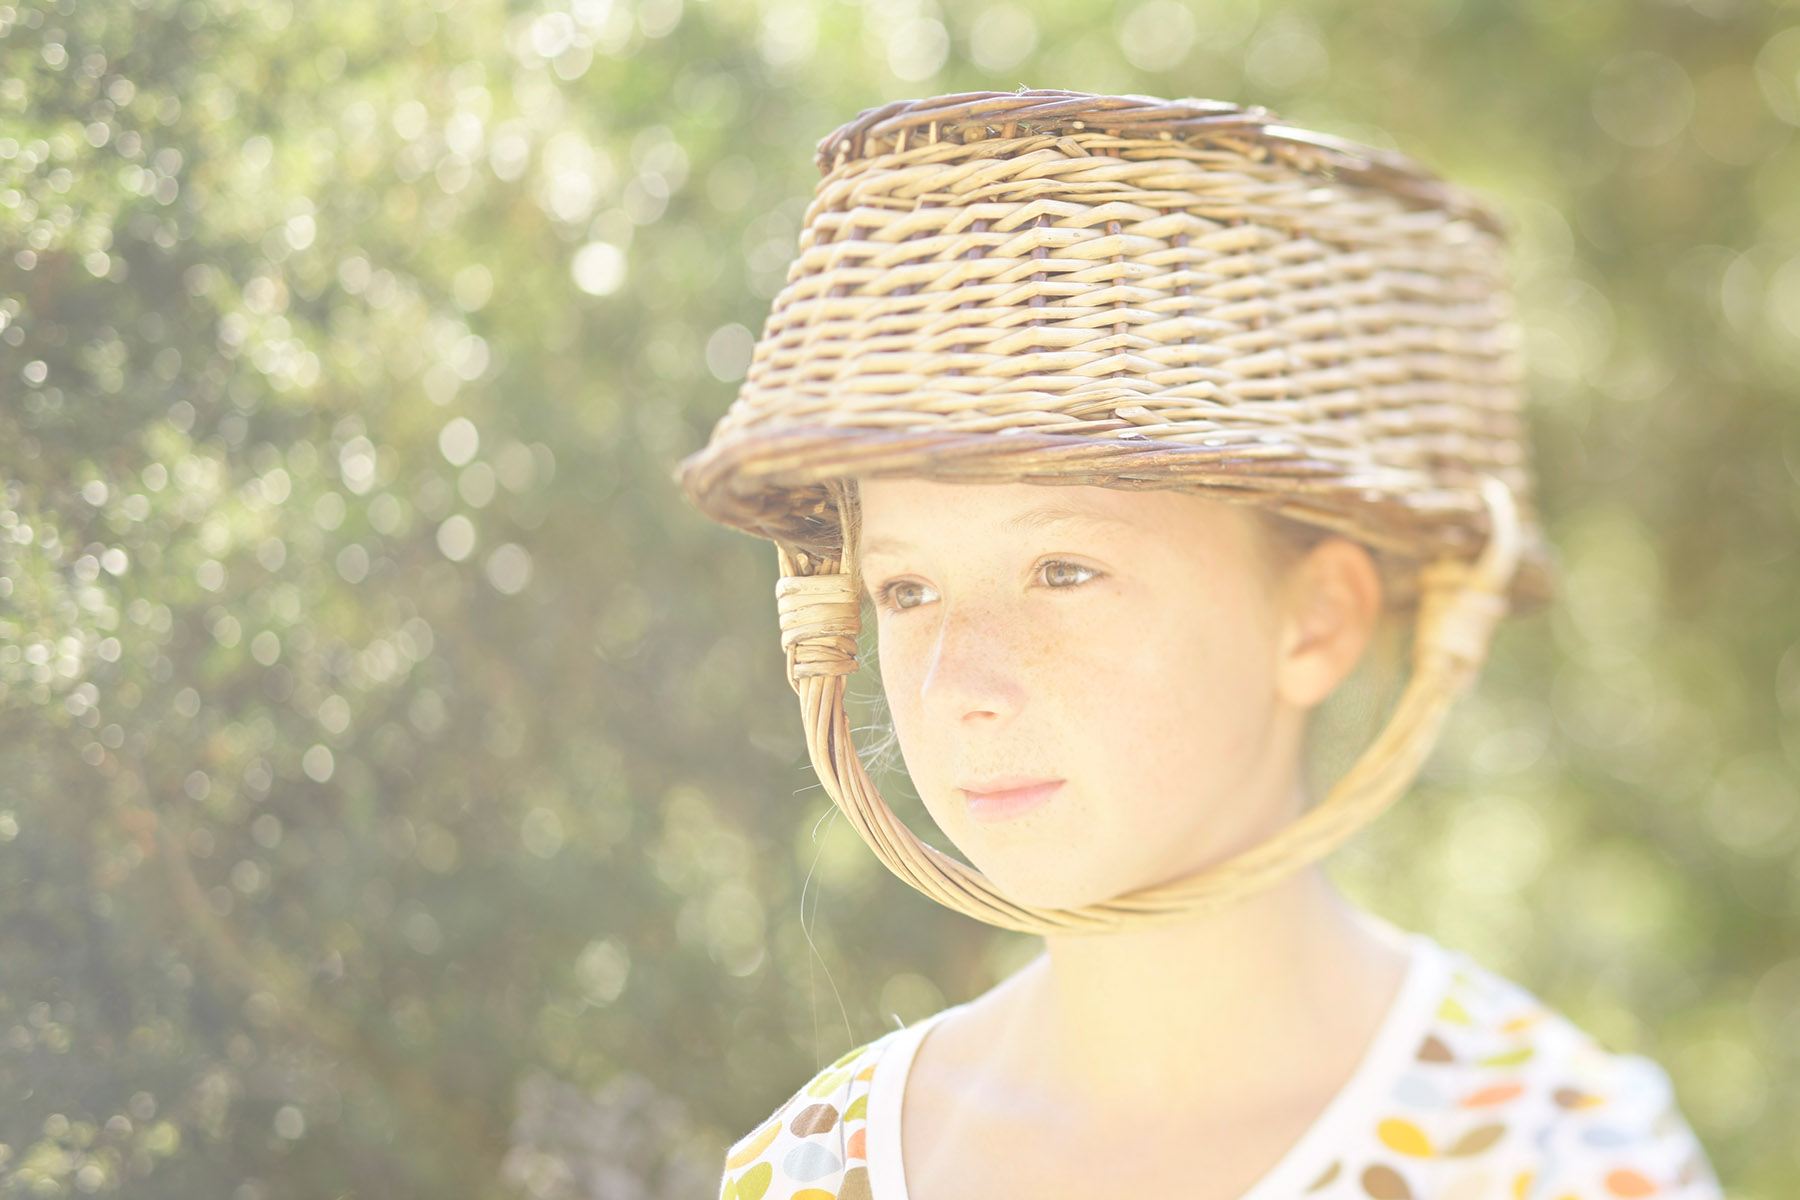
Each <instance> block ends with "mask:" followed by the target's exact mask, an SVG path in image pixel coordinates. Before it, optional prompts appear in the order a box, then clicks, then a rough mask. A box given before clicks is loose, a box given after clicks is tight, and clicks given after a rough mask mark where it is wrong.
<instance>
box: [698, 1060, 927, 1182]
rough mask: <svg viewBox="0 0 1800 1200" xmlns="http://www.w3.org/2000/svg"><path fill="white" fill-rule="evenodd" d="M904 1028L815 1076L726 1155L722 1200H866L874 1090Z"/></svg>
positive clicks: (838, 1061)
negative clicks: (871, 1094) (888, 1053)
mask: <svg viewBox="0 0 1800 1200" xmlns="http://www.w3.org/2000/svg"><path fill="white" fill-rule="evenodd" d="M901 1032H902V1031H901V1030H898V1029H896V1030H894V1031H893V1032H891V1033H888V1034H886V1035H884V1036H882V1037H880V1038H877V1039H875V1040H874V1041H872V1042H867V1043H865V1044H863V1045H861V1046H858V1047H857V1048H856V1049H854V1050H851V1051H850V1052H849V1053H847V1054H845V1055H844V1056H843V1057H842V1058H840V1059H838V1060H837V1061H836V1062H834V1063H832V1064H831V1065H830V1066H828V1067H825V1068H824V1069H822V1070H821V1071H819V1073H818V1074H816V1075H814V1076H813V1077H812V1078H811V1079H809V1080H808V1081H807V1082H806V1083H805V1084H803V1085H802V1086H801V1087H800V1088H799V1090H798V1091H796V1092H795V1093H794V1094H793V1095H792V1096H790V1097H788V1099H787V1100H786V1101H785V1102H784V1103H783V1104H782V1105H781V1107H780V1108H778V1109H776V1110H775V1111H774V1112H773V1113H771V1114H770V1115H769V1116H768V1117H767V1118H766V1119H765V1120H764V1121H763V1122H762V1123H761V1124H759V1125H758V1126H757V1127H756V1128H755V1129H753V1130H751V1131H750V1132H749V1133H747V1134H745V1135H744V1136H743V1137H742V1138H740V1139H738V1141H737V1142H736V1143H735V1144H734V1145H733V1146H732V1147H731V1149H730V1150H728V1151H726V1154H725V1174H724V1177H723V1179H721V1180H720V1184H719V1198H720V1200H834V1198H838V1197H841V1198H842V1200H867V1198H868V1196H869V1172H868V1165H867V1158H868V1153H867V1150H866V1141H867V1134H866V1131H865V1126H866V1125H867V1124H868V1111H869V1085H870V1082H871V1081H872V1080H873V1079H874V1077H875V1064H876V1062H878V1061H879V1060H880V1058H881V1055H882V1053H883V1052H884V1051H885V1050H886V1049H887V1047H888V1046H889V1045H890V1044H891V1042H892V1041H893V1039H894V1038H895V1037H896V1036H897V1035H898V1034H900V1033H901Z"/></svg>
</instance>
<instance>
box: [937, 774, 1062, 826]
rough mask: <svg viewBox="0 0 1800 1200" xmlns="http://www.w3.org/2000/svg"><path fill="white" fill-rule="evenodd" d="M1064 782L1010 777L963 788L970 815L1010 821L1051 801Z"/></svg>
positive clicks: (977, 817)
mask: <svg viewBox="0 0 1800 1200" xmlns="http://www.w3.org/2000/svg"><path fill="white" fill-rule="evenodd" d="M1063 782H1064V781H1063V780H1061V779H1028V778H1025V777H1023V776H1007V777H1003V778H994V779H978V780H971V781H970V784H971V786H968V787H960V788H958V789H957V791H959V792H961V793H962V794H963V800H964V802H965V803H966V804H967V805H968V809H969V815H970V816H972V817H974V818H975V819H976V820H978V821H987V822H994V821H1010V820H1011V819H1013V818H1014V817H1017V816H1022V815H1023V814H1025V813H1028V812H1030V811H1031V810H1032V809H1035V808H1039V807H1041V806H1043V805H1045V804H1047V803H1049V802H1050V798H1051V797H1052V796H1054V795H1055V794H1056V793H1057V792H1058V791H1059V790H1061V788H1062V785H1063Z"/></svg>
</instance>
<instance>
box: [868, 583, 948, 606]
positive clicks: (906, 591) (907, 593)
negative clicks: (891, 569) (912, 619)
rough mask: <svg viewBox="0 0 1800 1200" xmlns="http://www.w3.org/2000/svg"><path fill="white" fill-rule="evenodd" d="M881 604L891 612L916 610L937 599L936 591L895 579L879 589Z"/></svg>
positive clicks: (920, 584) (922, 585)
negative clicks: (908, 609)
mask: <svg viewBox="0 0 1800 1200" xmlns="http://www.w3.org/2000/svg"><path fill="white" fill-rule="evenodd" d="M880 598H881V603H882V605H883V606H884V607H886V608H888V609H892V610H898V609H906V608H917V607H919V605H921V604H929V603H930V602H931V601H933V600H935V599H937V592H936V590H934V589H932V588H930V587H927V586H926V585H925V584H922V583H919V582H918V581H917V580H912V579H897V580H895V581H894V582H893V583H890V584H886V585H884V586H883V587H882V589H881V597H880Z"/></svg>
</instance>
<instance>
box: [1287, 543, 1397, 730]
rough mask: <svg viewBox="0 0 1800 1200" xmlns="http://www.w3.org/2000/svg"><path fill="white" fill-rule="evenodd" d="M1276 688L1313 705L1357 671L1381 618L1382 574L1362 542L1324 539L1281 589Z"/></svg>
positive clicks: (1291, 699) (1295, 701) (1299, 705)
mask: <svg viewBox="0 0 1800 1200" xmlns="http://www.w3.org/2000/svg"><path fill="white" fill-rule="evenodd" d="M1280 597H1281V604H1280V610H1281V613H1282V625H1281V636H1280V639H1279V640H1278V642H1277V648H1278V657H1277V660H1276V664H1275V688H1276V691H1277V693H1278V694H1279V695H1280V696H1281V697H1282V698H1283V699H1284V700H1286V701H1288V703H1290V704H1292V705H1294V706H1295V707H1297V708H1302V709H1305V708H1311V707H1312V706H1313V705H1315V704H1317V703H1319V702H1320V701H1321V700H1323V699H1325V697H1327V696H1329V695H1330V694H1331V692H1332V689H1334V688H1336V687H1337V685H1338V684H1339V683H1341V682H1343V680H1344V678H1345V677H1346V676H1347V675H1349V674H1350V672H1351V671H1352V670H1354V669H1355V667H1356V664H1357V662H1358V661H1360V660H1361V658H1362V656H1363V652H1364V651H1365V650H1367V649H1368V646H1369V642H1370V640H1371V639H1372V638H1373V637H1374V635H1375V629H1376V626H1377V625H1378V624H1379V623H1380V620H1381V607H1382V593H1381V572H1380V570H1379V568H1377V567H1376V565H1375V559H1374V557H1373V556H1372V555H1371V554H1370V553H1369V551H1368V548H1367V547H1365V546H1364V545H1363V544H1362V543H1360V542H1357V541H1353V540H1351V539H1350V538H1347V537H1342V536H1333V537H1329V538H1326V539H1324V540H1323V541H1321V542H1319V543H1318V544H1317V545H1315V546H1314V547H1313V548H1312V549H1311V550H1309V551H1308V552H1307V553H1306V555H1305V556H1304V557H1303V558H1301V559H1300V560H1299V561H1298V562H1296V563H1294V565H1293V566H1292V568H1290V569H1289V571H1288V573H1287V576H1286V578H1285V579H1284V580H1283V581H1282V585H1281V589H1280Z"/></svg>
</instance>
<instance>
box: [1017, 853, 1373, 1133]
mask: <svg viewBox="0 0 1800 1200" xmlns="http://www.w3.org/2000/svg"><path fill="white" fill-rule="evenodd" d="M1404 955H1405V950H1404V948H1403V947H1401V946H1400V945H1398V944H1396V943H1395V942H1394V941H1393V940H1392V939H1391V938H1390V937H1389V936H1388V933H1387V931H1386V930H1385V929H1383V928H1382V927H1381V926H1380V925H1378V924H1377V923H1375V922H1372V921H1370V920H1369V919H1368V918H1367V917H1366V916H1365V915H1364V914H1362V913H1360V912H1359V911H1358V910H1357V909H1355V908H1354V907H1352V906H1351V905H1350V904H1349V903H1348V902H1347V901H1345V900H1344V899H1343V897H1342V896H1341V895H1339V894H1338V892H1337V891H1336V890H1335V889H1334V888H1333V887H1332V885H1331V884H1330V882H1329V881H1328V880H1326V879H1325V878H1324V876H1323V875H1322V874H1321V873H1320V871H1319V870H1318V869H1317V868H1316V867H1311V868H1307V869H1305V870H1302V871H1300V872H1298V873H1296V874H1295V875H1293V876H1290V877H1289V878H1288V879H1286V880H1284V881H1283V882H1282V883H1280V884H1277V885H1275V886H1274V887H1272V888H1270V889H1268V890H1266V891H1264V892H1261V893H1258V894H1257V895H1254V896H1251V897H1249V898H1247V899H1245V900H1243V901H1241V902H1239V903H1238V904H1236V905H1233V906H1231V907H1229V908H1227V909H1225V910H1223V911H1219V912H1215V913H1209V914H1206V915H1204V916H1202V917H1199V918H1197V919H1195V920H1193V921H1190V922H1185V923H1181V924H1176V925H1168V926H1162V927H1158V928H1152V929H1147V930H1143V931H1132V932H1124V933H1116V934H1105V935H1069V936H1054V937H1049V938H1047V939H1046V948H1045V953H1044V954H1043V955H1042V956H1040V957H1039V958H1038V959H1036V960H1034V961H1033V962H1032V963H1031V964H1029V965H1028V966H1027V967H1026V968H1025V969H1024V970H1023V971H1021V972H1020V973H1019V975H1018V976H1017V977H1015V979H1014V980H1013V983H1014V984H1016V985H1017V986H1018V991H1017V993H1016V1003H1017V1008H1016V1010H1015V1011H1016V1012H1017V1013H1018V1025H1017V1026H1015V1029H1016V1031H1017V1033H1018V1034H1019V1035H1020V1036H1019V1037H1018V1039H1017V1041H1016V1043H1015V1045H1016V1047H1017V1050H1018V1052H1019V1057H1020V1061H1019V1062H1018V1064H1017V1069H1020V1070H1021V1072H1022V1073H1023V1074H1024V1075H1025V1077H1027V1078H1029V1079H1031V1080H1032V1082H1033V1083H1034V1084H1035V1085H1036V1086H1040V1087H1042V1088H1043V1089H1045V1090H1046V1091H1047V1092H1048V1093H1050V1094H1052V1095H1057V1096H1062V1097H1067V1098H1069V1099H1070V1101H1071V1102H1072V1103H1078V1104H1081V1105H1084V1106H1092V1107H1093V1108H1095V1109H1100V1110H1106V1109H1109V1108H1115V1107H1116V1106H1117V1105H1119V1104H1124V1103H1126V1102H1128V1101H1129V1100H1131V1099H1132V1098H1136V1099H1137V1101H1138V1102H1139V1103H1141V1102H1142V1098H1143V1097H1144V1096H1146V1095H1149V1096H1154V1097H1156V1104H1157V1107H1158V1108H1159V1109H1163V1110H1164V1111H1181V1110H1184V1109H1186V1110H1204V1109H1207V1108H1211V1107H1215V1106H1227V1107H1236V1106H1243V1105H1256V1104H1269V1105H1279V1104H1282V1103H1288V1102H1295V1101H1296V1100H1300V1101H1302V1102H1303V1100H1304V1097H1305V1096H1307V1095H1310V1094H1314V1093H1316V1092H1317V1091H1318V1090H1320V1089H1321V1088H1324V1089H1334V1088H1335V1087H1336V1086H1337V1085H1339V1084H1341V1083H1342V1082H1343V1080H1344V1079H1345V1078H1347V1076H1348V1074H1349V1072H1350V1071H1351V1070H1352V1069H1354V1066H1355V1064H1356V1062H1357V1061H1359V1060H1360V1057H1361V1052H1362V1050H1363V1049H1364V1048H1365V1047H1366V1046H1367V1044H1368V1041H1369V1038H1370V1037H1371V1036H1372V1035H1373V1032H1374V1029H1375V1028H1376V1027H1377V1026H1378V1025H1379V1023H1380V1020H1381V1018H1382V1016H1383V1015H1384V1014H1385V1013H1386V1011H1387V1009H1388V1007H1389V1006H1390V1004H1391V1003H1392V1000H1393V998H1394V995H1395V993H1396V992H1397V990H1398V986H1399V982H1400V979H1401V976H1402V974H1403V972H1404V967H1405V961H1404ZM1009 1040H1012V1039H1009ZM1010 1056H1011V1055H1009V1057H1010ZM1240 1111H1241V1109H1240Z"/></svg>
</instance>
